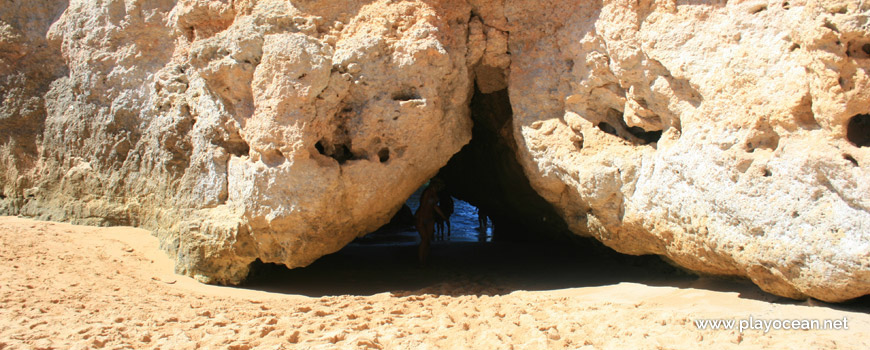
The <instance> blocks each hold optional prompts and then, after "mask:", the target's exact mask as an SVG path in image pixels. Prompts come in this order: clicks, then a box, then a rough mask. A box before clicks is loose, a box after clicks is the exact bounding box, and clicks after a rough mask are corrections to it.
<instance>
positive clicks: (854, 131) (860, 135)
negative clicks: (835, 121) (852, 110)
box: [846, 114, 870, 147]
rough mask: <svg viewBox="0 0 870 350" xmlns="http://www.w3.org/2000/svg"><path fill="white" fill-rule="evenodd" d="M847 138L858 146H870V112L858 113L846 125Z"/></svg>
mask: <svg viewBox="0 0 870 350" xmlns="http://www.w3.org/2000/svg"><path fill="white" fill-rule="evenodd" d="M846 139H847V140H849V142H851V143H852V144H853V145H855V146H858V147H870V114H858V115H856V116H854V117H852V118H851V119H849V124H847V125H846Z"/></svg>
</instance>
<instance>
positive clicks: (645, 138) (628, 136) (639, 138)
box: [595, 109, 662, 145]
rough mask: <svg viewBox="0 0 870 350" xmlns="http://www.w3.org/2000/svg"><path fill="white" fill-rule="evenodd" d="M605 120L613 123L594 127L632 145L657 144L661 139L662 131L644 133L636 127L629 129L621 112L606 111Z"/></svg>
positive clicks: (600, 123)
mask: <svg viewBox="0 0 870 350" xmlns="http://www.w3.org/2000/svg"><path fill="white" fill-rule="evenodd" d="M606 120H609V121H611V122H613V124H610V123H607V122H599V123H598V124H596V125H595V127H597V128H598V129H600V130H601V131H603V132H605V133H607V134H610V135H614V136H617V137H619V138H622V139H623V140H626V141H628V142H631V143H633V144H639V145H646V144H650V143H653V142H658V141H659V139H661V137H662V130H654V131H646V130H644V129H643V128H641V127H638V126H632V127H629V126H628V125H627V124H626V123H625V121H624V119H623V115H622V112H620V111H617V110H615V109H610V110H608V112H607V118H606Z"/></svg>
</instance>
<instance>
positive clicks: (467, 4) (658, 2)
mask: <svg viewBox="0 0 870 350" xmlns="http://www.w3.org/2000/svg"><path fill="white" fill-rule="evenodd" d="M868 11H870V4H868V5H864V4H863V2H861V1H855V0H853V1H845V0H836V1H822V0H790V1H778V0H777V1H773V0H770V1H762V0H744V1H720V0H698V1H674V0H640V1H634V0H630V1H624V0H606V1H588V0H569V1H555V0H546V1H531V0H519V1H509V2H503V1H489V0H468V1H460V0H440V1H439V0H432V1H429V0H427V1H423V0H419V1H401V2H398V1H389V0H379V1H346V0H329V1H308V0H299V1H284V0H261V1H254V0H238V1H230V0H214V1H206V0H180V1H170V0H141V1H130V0H127V1H121V0H106V1H98V2H95V1H84V0H71V1H60V0H39V1H30V2H21V1H11V0H0V97H2V106H0V213H3V214H15V215H27V216H34V217H38V218H43V219H50V220H65V221H72V222H76V223H85V224H94V225H137V226H143V227H146V228H149V229H152V230H154V232H155V233H156V234H157V235H158V236H159V237H160V239H161V242H162V245H163V247H164V249H165V250H166V251H167V252H169V253H170V254H171V255H173V256H174V257H175V259H176V262H177V265H176V268H177V270H178V271H179V272H181V273H185V274H188V275H191V276H195V277H197V278H198V279H200V280H201V281H204V282H209V283H238V282H239V281H241V280H242V279H243V278H244V277H245V275H246V274H247V271H248V266H249V265H250V263H251V262H253V261H255V260H257V259H259V260H261V261H263V262H271V263H280V264H284V265H287V266H289V267H298V266H305V265H307V264H309V263H311V262H312V261H314V260H315V259H317V258H318V257H320V256H322V255H324V254H328V253H331V252H334V251H336V250H338V249H340V248H341V247H342V246H344V245H346V244H347V243H349V242H350V241H352V240H353V239H354V238H355V237H358V236H361V235H365V234H366V233H368V232H370V231H373V230H375V229H376V228H378V227H380V226H381V225H383V224H386V223H387V222H388V221H389V220H390V218H391V217H392V216H393V215H394V214H395V213H396V212H397V211H399V209H400V208H401V207H402V204H403V202H404V200H405V199H406V198H407V197H408V196H409V195H410V194H411V193H412V192H413V191H414V190H415V189H417V188H418V187H419V186H420V185H422V184H423V183H425V181H426V180H427V179H429V178H430V177H432V176H433V175H435V174H436V173H437V172H438V171H439V169H441V168H442V167H443V166H444V165H445V164H447V163H448V160H450V158H451V156H452V155H454V154H455V153H457V152H459V150H460V149H461V148H462V147H463V145H465V144H467V143H468V142H469V140H470V138H471V135H472V118H471V117H470V115H471V114H472V113H479V115H478V116H477V117H476V118H475V120H477V121H478V122H480V123H484V124H481V125H479V127H478V129H479V130H483V132H484V133H483V134H484V135H488V136H487V137H494V138H496V141H493V142H492V144H491V145H489V146H488V145H482V146H475V147H477V148H475V149H476V151H470V152H469V153H472V154H474V157H478V158H477V159H485V157H486V154H482V155H481V154H478V153H479V151H481V150H483V152H484V153H485V152H486V150H487V149H489V150H492V151H491V152H498V153H499V154H498V155H497V156H494V157H492V162H491V164H490V165H493V166H495V167H496V168H497V167H499V166H501V167H502V168H504V169H507V171H508V172H509V174H506V175H504V176H496V177H494V178H493V179H495V181H493V183H495V184H499V186H501V187H503V188H507V189H511V188H516V189H518V191H516V192H517V193H518V194H517V195H515V196H513V197H511V196H505V197H504V198H506V199H507V200H513V201H514V202H516V203H511V204H510V205H508V207H510V208H511V212H510V213H504V216H511V215H513V214H512V213H525V214H521V215H527V216H529V217H525V218H522V219H518V220H517V222H520V223H521V224H522V225H528V224H529V223H534V222H535V220H538V217H541V218H547V217H552V216H554V215H555V216H557V217H558V218H551V219H550V220H547V221H548V222H549V224H547V225H549V227H550V229H552V230H555V231H560V230H562V231H570V232H573V233H574V234H576V235H580V236H584V237H593V238H595V239H597V240H599V241H601V242H603V243H604V244H605V245H607V246H609V247H611V248H613V249H615V250H617V251H619V252H622V253H626V254H657V255H660V256H662V257H664V258H665V259H667V260H669V261H671V262H673V263H674V264H677V265H679V266H682V267H684V268H686V269H689V270H692V271H695V272H697V273H701V274H711V275H724V276H738V277H746V278H749V279H751V280H752V281H753V282H755V283H756V284H758V285H759V286H760V287H761V288H763V289H764V290H766V291H769V292H771V293H774V294H777V295H782V296H786V297H791V298H805V297H814V298H818V299H822V300H826V301H843V300H847V299H850V298H855V297H858V296H862V295H865V294H868V293H870V196H868V193H870V170H868V169H870V168H868V166H870V165H868V164H870V143H868V137H867V135H868V134H870V127H868V125H870V116H868V114H870V103H868V101H870V89H868V87H870V86H868V85H870V77H868V74H867V70H868V68H870V24H868V23H870V19H868V18H870V17H868V16H870V15H868V13H870V12H868ZM475 91H476V92H477V93H478V94H479V99H478V100H477V101H479V103H477V104H476V106H478V107H475V108H481V109H482V110H485V109H487V108H489V109H493V110H499V111H501V110H506V111H508V112H504V113H502V112H493V111H489V112H487V111H482V112H474V111H471V110H470V108H469V106H470V105H472V104H474V103H472V96H473V95H474V94H475ZM487 106H494V107H492V108H490V107H487ZM508 107H509V108H508ZM487 113H489V114H487ZM505 113H511V115H510V116H509V118H508V117H506V116H505V115H504V114H505ZM496 114H498V115H496ZM478 144H480V142H479V141H478ZM512 158H513V159H512ZM463 159H465V160H464V161H458V162H455V163H456V164H463V162H466V163H467V160H468V159H475V158H473V157H464V158H463ZM514 160H515V161H514ZM471 162H472V163H474V161H473V160H472V161H471ZM499 164H500V165H499ZM484 165H486V164H484ZM469 167H470V168H472V169H474V164H471V165H463V166H459V169H456V167H454V168H453V169H452V170H450V172H451V173H453V172H457V173H458V174H459V175H458V176H461V173H462V171H463V169H466V170H467V169H468V168H469ZM481 168H486V169H492V168H493V167H491V166H489V165H486V166H485V167H481ZM521 174H524V176H525V179H523V178H522V176H520V175H521ZM452 176H453V177H456V176H457V175H456V173H454V175H452ZM514 184H518V185H519V186H514ZM527 189H532V190H533V191H532V190H527ZM473 190H474V189H473V188H472V189H471V190H470V192H474V191H473ZM487 191H490V192H489V193H497V192H498V191H500V190H499V188H487ZM533 192H536V193H537V195H539V196H540V198H536V197H534V195H535V194H534V193H533ZM510 198H513V199H510ZM521 198H531V199H529V200H524V199H521ZM520 201H526V202H527V203H530V206H529V207H528V208H524V207H523V206H522V205H518V204H521V203H519V202H520ZM532 216H534V217H532ZM541 221H543V219H541Z"/></svg>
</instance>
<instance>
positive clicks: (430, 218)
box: [414, 178, 447, 264]
mask: <svg viewBox="0 0 870 350" xmlns="http://www.w3.org/2000/svg"><path fill="white" fill-rule="evenodd" d="M443 189H444V183H443V182H441V180H440V179H437V178H433V179H432V180H431V181H429V186H426V188H425V189H424V190H423V193H422V194H420V207H419V208H417V212H416V213H415V214H414V219H415V226H416V227H417V232H418V233H420V246H419V247H418V250H417V257H418V258H419V260H420V263H421V264H425V263H426V260H428V258H429V245H430V244H431V243H432V236H433V235H434V233H435V216H436V215H438V216H439V217H440V218H441V219H443V220H446V219H447V217H446V216H445V215H444V213H442V212H441V209H440V208H438V192H439V191H441V190H443Z"/></svg>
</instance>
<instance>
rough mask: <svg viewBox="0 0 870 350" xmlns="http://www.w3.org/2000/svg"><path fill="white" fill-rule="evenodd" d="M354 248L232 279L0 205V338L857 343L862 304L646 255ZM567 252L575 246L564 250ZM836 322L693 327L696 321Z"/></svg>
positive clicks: (572, 345) (184, 342)
mask: <svg viewBox="0 0 870 350" xmlns="http://www.w3.org/2000/svg"><path fill="white" fill-rule="evenodd" d="M414 249H415V248H414V245H413V243H409V242H407V243H404V244H396V243H392V244H376V243H370V242H369V243H366V242H362V243H359V244H353V245H351V246H349V247H348V248H346V249H344V250H342V251H341V252H339V253H336V254H333V255H330V256H327V257H324V258H323V259H321V260H320V261H318V262H316V263H315V264H314V265H312V266H310V267H308V268H305V269H297V270H286V269H283V268H281V267H278V266H274V265H265V264H263V265H261V266H258V267H257V269H256V271H255V272H254V274H253V275H252V276H251V277H250V279H249V282H248V283H246V284H245V285H243V286H240V287H221V286H210V285H203V284H199V283H197V282H196V281H194V280H192V279H190V278H187V277H184V276H179V275H175V274H174V273H173V272H172V265H171V263H170V261H169V259H168V258H167V257H166V255H165V254H164V253H163V252H162V251H160V250H159V249H158V242H157V239H156V238H154V237H152V236H151V234H150V232H148V231H145V230H141V229H135V228H127V227H112V228H97V227H85V226H74V225H69V224H63V223H52V222H42V221H34V220H30V219H22V218H16V217H0V349H95V348H107V349H129V348H133V349H461V348H476V349H566V348H569V349H615V348H637V349H697V348H708V349H719V348H747V349H755V348H794V349H866V348H868V347H870V327H868V326H870V314H868V311H870V303H868V302H867V300H866V298H864V300H857V301H854V302H851V303H846V304H839V305H831V304H824V303H821V302H816V301H800V302H799V301H793V300H788V299H783V298H779V297H776V296H772V295H769V294H766V293H764V292H762V291H760V290H759V289H758V288H756V287H755V286H753V285H752V284H750V283H748V282H745V281H726V280H721V279H711V278H698V277H695V276H692V275H688V274H685V273H682V272H680V271H677V270H675V269H673V268H671V267H670V266H668V265H666V264H664V263H662V262H661V261H660V260H658V259H657V258H653V257H627V256H619V255H615V254H614V255H601V254H593V253H590V252H584V251H577V250H572V251H568V250H567V249H561V248H559V246H558V245H552V244H551V245H546V244H545V243H529V244H514V245H510V244H497V243H487V242H484V243H479V242H459V243H456V242H453V243H447V242H436V244H435V245H434V246H433V251H432V261H431V262H430V264H429V265H427V266H424V267H420V266H417V265H416V264H414V263H413V259H414V254H415V250H414ZM572 252H573V253H572ZM750 317H751V318H752V319H753V320H764V321H767V322H771V321H773V320H789V321H790V320H821V321H823V320H834V319H837V320H843V319H844V318H845V320H846V322H847V323H846V325H845V326H847V327H848V329H841V330H784V329H780V330H775V329H770V330H769V331H768V332H764V330H757V329H745V330H743V331H742V332H741V331H738V330H737V329H731V330H721V329H720V330H711V329H706V330H699V329H698V326H697V324H698V322H697V321H698V320H705V319H724V320H735V322H739V321H740V320H749V319H750Z"/></svg>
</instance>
